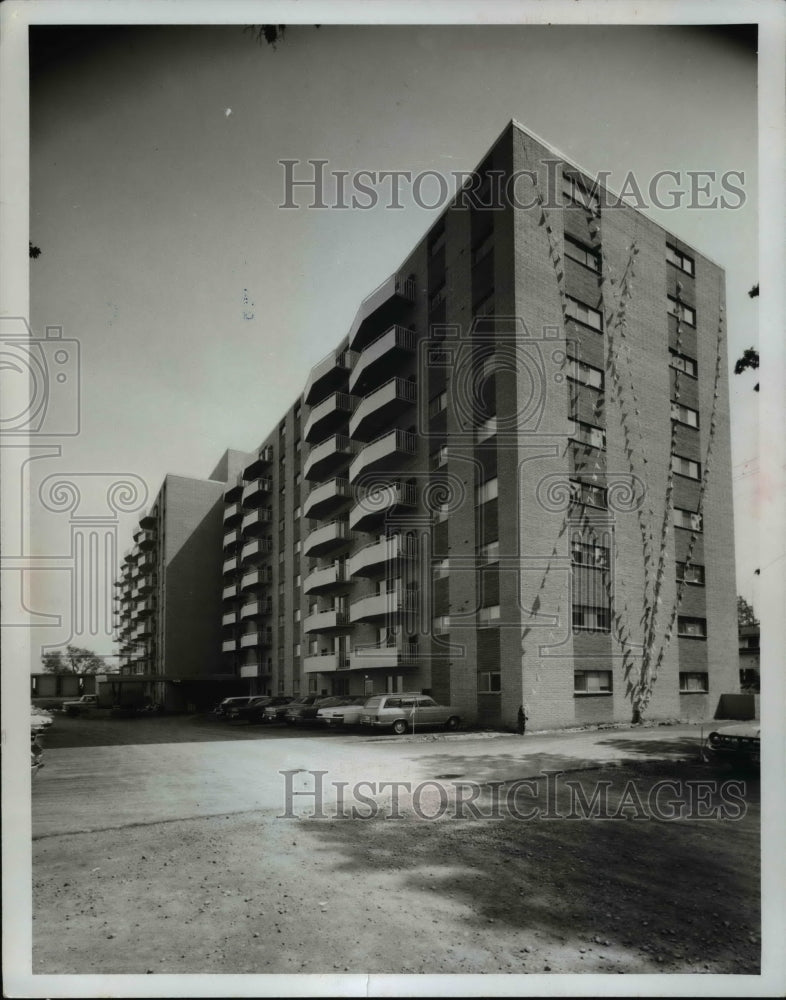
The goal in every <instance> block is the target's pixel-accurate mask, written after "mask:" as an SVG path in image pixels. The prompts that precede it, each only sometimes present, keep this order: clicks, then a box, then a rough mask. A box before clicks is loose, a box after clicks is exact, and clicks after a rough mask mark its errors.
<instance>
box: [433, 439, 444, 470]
mask: <svg viewBox="0 0 786 1000" xmlns="http://www.w3.org/2000/svg"><path fill="white" fill-rule="evenodd" d="M447 464H448V446H447V445H446V444H443V445H440V447H439V448H437V450H436V451H433V452H432V453H431V468H432V469H441V468H442V466H443V465H447Z"/></svg>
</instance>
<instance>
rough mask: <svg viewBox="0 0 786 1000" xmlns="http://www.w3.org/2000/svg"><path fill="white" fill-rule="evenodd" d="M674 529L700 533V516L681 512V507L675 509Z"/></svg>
mask: <svg viewBox="0 0 786 1000" xmlns="http://www.w3.org/2000/svg"><path fill="white" fill-rule="evenodd" d="M674 527H675V528H687V529H688V530H689V531H701V514H697V513H695V512H694V511H692V510H683V509H682V508H681V507H675V508H674Z"/></svg>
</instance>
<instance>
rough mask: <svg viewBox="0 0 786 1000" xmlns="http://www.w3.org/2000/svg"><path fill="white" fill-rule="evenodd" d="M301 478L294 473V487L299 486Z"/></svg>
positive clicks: (297, 473)
mask: <svg viewBox="0 0 786 1000" xmlns="http://www.w3.org/2000/svg"><path fill="white" fill-rule="evenodd" d="M302 478H303V477H302V476H301V475H300V473H299V472H296V473H295V486H300V483H301V480H302Z"/></svg>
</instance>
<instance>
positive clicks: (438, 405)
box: [428, 392, 448, 417]
mask: <svg viewBox="0 0 786 1000" xmlns="http://www.w3.org/2000/svg"><path fill="white" fill-rule="evenodd" d="M447 408H448V394H447V393H446V392H440V393H438V394H437V395H436V396H433V397H432V398H431V399H430V400H429V404H428V415H429V417H436V416H437V414H438V413H442V412H444V411H445V410H446V409H447Z"/></svg>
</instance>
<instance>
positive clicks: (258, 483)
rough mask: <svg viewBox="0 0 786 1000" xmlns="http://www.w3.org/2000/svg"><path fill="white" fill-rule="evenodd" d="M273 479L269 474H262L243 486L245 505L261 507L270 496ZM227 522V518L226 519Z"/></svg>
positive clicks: (246, 506)
mask: <svg viewBox="0 0 786 1000" xmlns="http://www.w3.org/2000/svg"><path fill="white" fill-rule="evenodd" d="M272 489H273V480H272V479H270V478H269V477H268V476H260V477H259V479H254V480H252V482H250V483H247V484H246V485H245V486H244V487H243V507H244V508H250V507H261V506H262V504H263V503H265V502H266V501H267V499H268V497H269V496H270V493H271V491H272ZM224 520H225V522H226V518H225V519H224Z"/></svg>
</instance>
